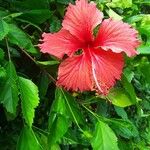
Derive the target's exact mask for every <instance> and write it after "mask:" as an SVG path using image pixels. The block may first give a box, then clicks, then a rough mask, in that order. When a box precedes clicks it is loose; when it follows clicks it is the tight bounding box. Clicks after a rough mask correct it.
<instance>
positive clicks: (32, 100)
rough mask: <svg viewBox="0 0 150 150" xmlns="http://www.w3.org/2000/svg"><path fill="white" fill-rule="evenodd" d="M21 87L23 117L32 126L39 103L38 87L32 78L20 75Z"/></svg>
mask: <svg viewBox="0 0 150 150" xmlns="http://www.w3.org/2000/svg"><path fill="white" fill-rule="evenodd" d="M19 89H20V96H21V107H22V113H23V117H24V119H25V122H26V123H27V124H28V125H29V126H30V127H31V126H32V123H33V119H34V113H35V108H36V107H37V106H38V104H39V95H38V88H37V86H36V85H35V84H34V83H33V82H32V81H31V80H28V79H25V78H22V77H19Z"/></svg>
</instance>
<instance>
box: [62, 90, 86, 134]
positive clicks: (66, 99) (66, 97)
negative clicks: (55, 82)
mask: <svg viewBox="0 0 150 150" xmlns="http://www.w3.org/2000/svg"><path fill="white" fill-rule="evenodd" d="M60 89H61V91H62V93H63V96H64V98H65V100H66V102H67V105H68V107H69V109H70V112H71V114H72V116H73V119H74V121H75V123H76V125H77V126H78V128H79V129H80V131H81V132H83V133H84V131H83V130H82V129H81V127H80V125H79V123H78V121H77V119H76V117H75V115H74V113H73V111H72V109H71V106H70V104H69V102H68V100H67V97H66V96H65V93H64V91H63V90H62V88H60Z"/></svg>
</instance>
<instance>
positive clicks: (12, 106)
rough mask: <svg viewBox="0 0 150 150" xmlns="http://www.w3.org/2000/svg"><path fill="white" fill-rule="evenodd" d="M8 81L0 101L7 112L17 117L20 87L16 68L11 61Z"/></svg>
mask: <svg viewBox="0 0 150 150" xmlns="http://www.w3.org/2000/svg"><path fill="white" fill-rule="evenodd" d="M6 73H7V80H6V82H5V83H4V87H3V88H2V91H1V94H0V99H1V100H2V101H1V103H2V104H3V106H4V107H5V108H6V110H7V112H9V113H11V114H13V115H16V107H17V105H18V100H19V99H18V94H19V93H18V87H17V80H18V77H17V74H16V70H15V67H14V65H13V63H12V62H11V61H9V62H8V64H7V66H6Z"/></svg>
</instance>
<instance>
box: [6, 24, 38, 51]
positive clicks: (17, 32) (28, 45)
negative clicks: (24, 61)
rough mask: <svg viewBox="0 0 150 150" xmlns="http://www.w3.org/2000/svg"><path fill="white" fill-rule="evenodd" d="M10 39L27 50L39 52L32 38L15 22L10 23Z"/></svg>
mask: <svg viewBox="0 0 150 150" xmlns="http://www.w3.org/2000/svg"><path fill="white" fill-rule="evenodd" d="M9 29H10V31H9V34H8V40H9V42H10V43H13V44H15V45H17V46H19V47H21V48H24V49H25V50H26V51H27V52H29V53H33V54H37V50H36V49H35V48H34V46H33V44H32V42H31V40H30V38H29V37H28V36H27V35H26V34H25V33H24V32H23V31H22V30H21V29H20V28H18V27H17V26H16V25H15V24H9Z"/></svg>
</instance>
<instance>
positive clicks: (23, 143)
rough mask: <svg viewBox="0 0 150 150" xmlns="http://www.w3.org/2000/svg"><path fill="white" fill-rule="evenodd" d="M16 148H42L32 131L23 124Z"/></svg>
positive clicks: (22, 149)
mask: <svg viewBox="0 0 150 150" xmlns="http://www.w3.org/2000/svg"><path fill="white" fill-rule="evenodd" d="M17 150H42V148H41V146H40V143H39V142H38V139H37V137H36V135H35V133H34V131H33V130H32V129H31V128H29V127H27V126H25V127H24V128H23V129H22V132H21V135H20V137H19V140H18V144H17Z"/></svg>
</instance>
